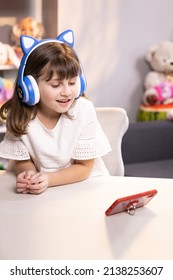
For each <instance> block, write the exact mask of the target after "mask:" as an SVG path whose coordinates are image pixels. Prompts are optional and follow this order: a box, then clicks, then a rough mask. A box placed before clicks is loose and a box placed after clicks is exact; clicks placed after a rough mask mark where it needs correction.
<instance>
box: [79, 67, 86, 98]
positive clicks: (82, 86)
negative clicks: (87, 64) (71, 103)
mask: <svg viewBox="0 0 173 280" xmlns="http://www.w3.org/2000/svg"><path fill="white" fill-rule="evenodd" d="M77 83H78V88H79V91H78V94H77V97H76V98H79V97H80V96H81V95H82V94H83V93H84V92H85V90H86V88H87V84H86V78H85V75H84V73H83V72H82V74H81V75H80V76H79V77H78V80H77Z"/></svg>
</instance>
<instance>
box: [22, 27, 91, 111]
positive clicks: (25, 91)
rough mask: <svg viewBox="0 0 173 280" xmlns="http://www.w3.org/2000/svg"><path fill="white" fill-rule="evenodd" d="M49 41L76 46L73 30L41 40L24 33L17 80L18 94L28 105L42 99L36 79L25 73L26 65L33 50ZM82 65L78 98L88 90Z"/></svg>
mask: <svg viewBox="0 0 173 280" xmlns="http://www.w3.org/2000/svg"><path fill="white" fill-rule="evenodd" d="M49 42H58V43H62V44H63V43H66V44H68V45H69V46H70V47H71V48H73V46H74V33H73V31H72V30H70V29H69V30H66V31H64V32H63V33H61V34H60V35H59V36H58V37H57V38H56V39H44V40H41V41H38V40H36V39H35V38H33V37H30V36H26V35H22V36H21V37H20V45H21V48H22V51H23V53H24V55H23V57H22V60H21V63H20V66H19V71H18V80H17V94H18V97H19V99H20V100H21V101H22V102H23V103H25V104H27V105H28V106H34V105H35V104H37V103H38V102H39V100H40V92H39V88H38V85H37V82H36V80H35V79H34V77H33V76H31V75H27V76H25V75H24V71H25V65H26V62H27V59H28V57H29V55H30V54H31V52H32V51H33V50H35V49H36V48H37V47H38V46H40V45H42V44H45V43H49ZM80 67H81V74H80V76H78V78H77V79H78V80H77V83H78V88H79V91H78V94H77V96H76V98H79V97H80V96H81V95H82V94H83V93H84V91H85V90H86V86H87V85H86V78H85V75H84V72H83V68H82V65H81V63H80Z"/></svg>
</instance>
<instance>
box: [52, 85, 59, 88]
mask: <svg viewBox="0 0 173 280" xmlns="http://www.w3.org/2000/svg"><path fill="white" fill-rule="evenodd" d="M51 86H52V87H53V88H57V87H59V86H60V84H56V85H51Z"/></svg>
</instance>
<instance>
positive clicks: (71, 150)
mask: <svg viewBox="0 0 173 280" xmlns="http://www.w3.org/2000/svg"><path fill="white" fill-rule="evenodd" d="M70 115H72V116H73V119H69V118H68V117H67V116H65V115H61V117H60V119H59V121H58V122H57V124H56V125H55V127H54V128H53V129H51V130H49V129H47V128H46V127H44V125H43V124H42V123H41V122H40V121H39V119H38V118H37V117H36V118H35V119H34V120H32V121H31V122H30V124H29V127H28V133H27V134H26V135H23V136H21V137H14V136H11V135H9V134H8V133H6V135H5V137H4V140H3V141H2V142H1V143H0V157H2V158H7V159H12V160H26V159H29V158H32V160H33V162H34V164H35V166H36V168H37V169H38V170H40V171H46V172H49V171H55V170H59V169H62V168H65V167H67V166H70V165H71V164H72V163H73V160H74V159H78V160H87V159H92V158H95V164H94V168H93V170H92V172H91V176H96V175H102V174H108V171H107V169H106V167H105V165H104V163H103V160H102V159H101V156H103V155H105V154H107V153H108V152H109V151H110V150H111V148H110V145H109V143H108V140H107V138H106V136H105V134H104V133H103V130H102V128H101V126H100V124H99V123H98V121H97V117H96V112H95V109H94V106H93V104H92V103H91V102H90V101H89V100H87V99H85V98H79V99H78V100H77V102H76V104H75V106H74V107H73V108H71V109H70Z"/></svg>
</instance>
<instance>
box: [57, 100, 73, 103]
mask: <svg viewBox="0 0 173 280" xmlns="http://www.w3.org/2000/svg"><path fill="white" fill-rule="evenodd" d="M69 101H70V99H64V100H57V102H59V103H62V104H66V103H68V102H69Z"/></svg>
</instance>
